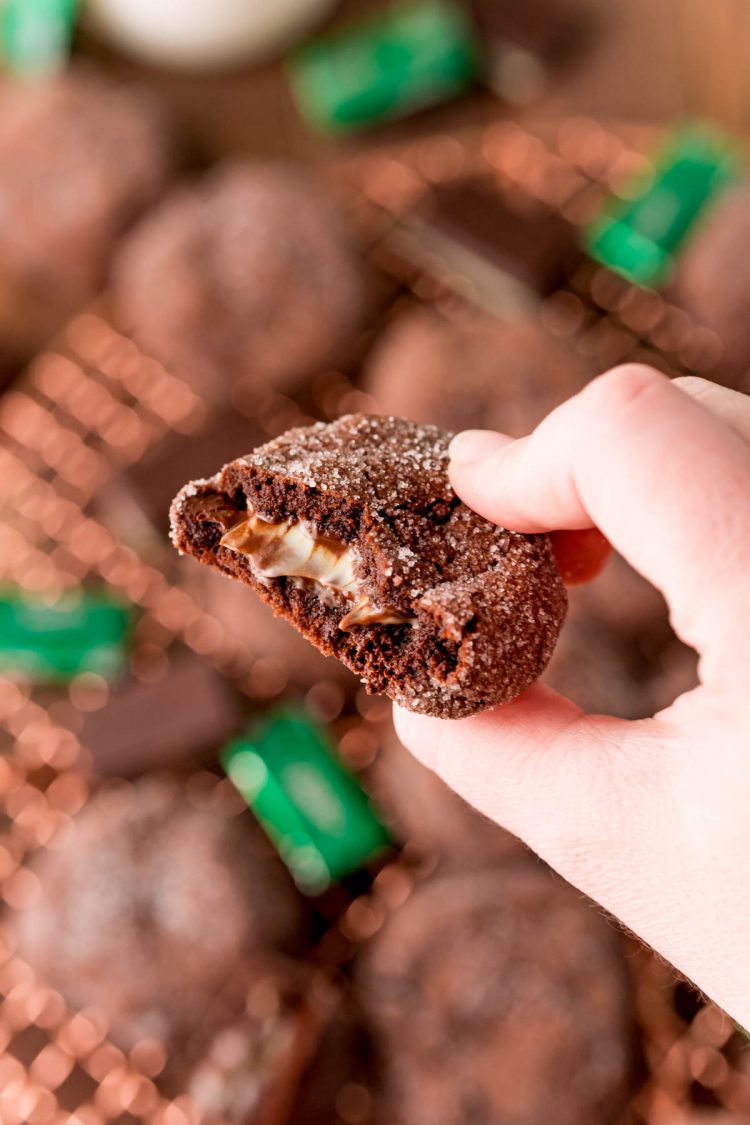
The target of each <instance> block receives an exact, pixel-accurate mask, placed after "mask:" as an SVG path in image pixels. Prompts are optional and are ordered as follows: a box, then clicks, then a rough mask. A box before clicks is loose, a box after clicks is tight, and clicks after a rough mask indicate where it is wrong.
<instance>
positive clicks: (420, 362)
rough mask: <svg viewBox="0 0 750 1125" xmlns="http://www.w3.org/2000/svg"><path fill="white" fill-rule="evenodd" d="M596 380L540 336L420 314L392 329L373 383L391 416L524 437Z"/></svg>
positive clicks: (370, 378)
mask: <svg viewBox="0 0 750 1125" xmlns="http://www.w3.org/2000/svg"><path fill="white" fill-rule="evenodd" d="M591 374H592V373H591V372H589V371H588V370H587V369H586V368H585V367H584V366H582V365H581V364H580V362H579V361H578V360H577V359H576V358H575V357H574V356H573V355H572V354H570V353H569V352H567V351H566V350H565V349H564V347H563V346H562V345H560V344H558V343H556V342H555V341H554V340H553V339H552V338H550V337H547V336H545V335H544V334H543V333H542V331H541V330H540V329H539V330H536V329H534V328H532V327H530V326H529V325H526V324H503V323H501V322H500V321H497V320H494V319H492V318H491V317H489V316H483V315H480V314H476V315H467V316H463V317H461V318H459V319H455V320H446V319H444V318H443V317H441V316H438V315H437V314H436V313H433V312H428V311H426V310H419V311H416V312H413V313H410V314H409V315H407V316H404V317H403V318H401V319H400V320H396V321H395V322H394V323H393V324H392V326H391V327H390V329H389V330H388V331H387V332H386V333H385V335H384V336H383V337H382V339H381V340H380V342H379V343H378V344H377V346H376V347H375V350H374V352H373V354H372V356H371V358H370V361H369V364H368V367H367V371H366V376H365V379H366V389H367V390H368V392H369V393H370V394H371V395H372V396H373V398H374V399H375V401H376V402H377V404H378V407H379V408H380V409H381V410H382V411H383V412H384V413H386V414H396V415H402V416H403V417H405V418H413V419H414V420H415V421H417V422H430V423H432V424H434V425H438V426H442V427H444V428H445V429H449V430H465V429H494V430H501V431H502V432H504V433H508V434H512V435H513V436H514V437H520V436H522V435H524V434H527V433H529V432H530V431H531V430H532V429H533V428H534V426H536V425H537V423H538V422H540V421H541V420H542V418H543V417H544V416H545V415H546V414H548V413H549V411H550V410H552V409H553V407H555V406H557V405H558V404H559V403H561V402H563V401H564V400H565V399H567V398H569V397H570V396H571V395H572V394H575V392H576V391H578V390H580V389H581V387H582V386H583V385H584V384H585V383H586V382H587V381H588V379H589V377H590V375H591Z"/></svg>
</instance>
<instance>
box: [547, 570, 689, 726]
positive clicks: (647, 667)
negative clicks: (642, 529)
mask: <svg viewBox="0 0 750 1125" xmlns="http://www.w3.org/2000/svg"><path fill="white" fill-rule="evenodd" d="M696 665H697V658H696V655H695V653H694V652H693V651H692V650H691V649H689V648H688V647H687V646H686V645H684V644H682V643H681V642H680V641H679V640H678V639H677V637H676V636H675V633H674V631H673V629H672V627H671V625H670V622H669V614H668V610H667V605H666V602H665V601H664V598H663V597H662V595H661V594H660V593H659V591H658V590H656V589H655V588H654V587H653V586H652V585H651V584H650V583H649V582H647V581H646V579H645V578H642V577H641V575H640V574H638V573H637V572H636V571H635V570H633V568H632V567H631V566H629V565H628V563H627V562H626V561H625V560H624V559H623V558H622V557H621V556H620V555H617V554H614V555H613V556H612V558H611V559H610V560H609V562H608V563H607V565H606V567H605V568H604V570H603V571H602V573H601V574H600V575H599V576H598V577H597V578H596V579H594V581H593V582H590V583H588V584H587V585H585V586H578V587H574V588H573V589H571V590H569V591H568V616H567V619H566V622H565V627H564V628H563V630H562V633H561V635H560V640H559V642H558V645H557V647H556V649H555V652H554V654H553V656H552V659H551V660H550V663H549V666H548V668H547V669H546V672H545V674H544V681H545V683H547V684H549V685H550V687H553V688H554V689H555V690H556V691H559V692H561V693H562V694H563V695H565V696H567V697H568V698H569V699H572V700H573V702H574V703H577V704H578V705H579V707H582V708H583V710H584V711H587V712H591V713H594V714H605V715H615V716H617V717H619V718H623V719H642V718H646V717H647V716H650V715H653V714H654V713H655V712H656V711H660V710H662V709H663V708H664V707H666V706H668V705H669V704H670V703H672V702H673V700H674V699H675V698H676V697H677V696H678V695H680V694H682V693H683V692H685V691H689V690H691V689H692V688H693V687H695V686H696V684H697V682H698V681H697V668H696Z"/></svg>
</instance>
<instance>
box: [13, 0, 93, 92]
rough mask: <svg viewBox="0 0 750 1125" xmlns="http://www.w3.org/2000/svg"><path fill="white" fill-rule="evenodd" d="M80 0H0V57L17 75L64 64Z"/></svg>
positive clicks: (50, 70) (46, 71)
mask: <svg viewBox="0 0 750 1125" xmlns="http://www.w3.org/2000/svg"><path fill="white" fill-rule="evenodd" d="M77 14H78V0H0V57H1V58H2V63H3V65H4V67H5V68H6V69H8V70H10V71H11V72H12V73H14V74H19V75H29V76H32V77H34V76H37V75H44V74H50V73H54V72H55V71H57V70H60V69H62V67H64V66H65V64H66V62H67V60H68V56H69V54H70V45H71V42H72V39H73V31H74V28H75V21H76V16H77Z"/></svg>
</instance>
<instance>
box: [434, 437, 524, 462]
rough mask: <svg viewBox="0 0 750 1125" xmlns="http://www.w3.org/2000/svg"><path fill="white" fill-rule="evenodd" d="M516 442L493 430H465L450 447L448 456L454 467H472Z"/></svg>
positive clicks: (455, 438)
mask: <svg viewBox="0 0 750 1125" xmlns="http://www.w3.org/2000/svg"><path fill="white" fill-rule="evenodd" d="M512 441H515V438H512V437H508V435H507V434H496V433H495V432H494V431H493V430H464V431H463V433H461V434H456V436H455V437H454V438H453V440H452V441H451V443H450V445H449V446H448V456H449V457H450V459H451V461H452V462H453V464H454V465H471V464H473V463H474V462H475V461H483V460H484V458H485V457H489V456H490V454H491V453H495V452H497V450H498V449H502V447H503V446H504V445H508V444H509V443H510V442H512Z"/></svg>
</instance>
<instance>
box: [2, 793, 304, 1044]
mask: <svg viewBox="0 0 750 1125" xmlns="http://www.w3.org/2000/svg"><path fill="white" fill-rule="evenodd" d="M209 804H210V807H209V808H198V807H195V806H194V805H193V804H192V803H191V802H190V801H189V800H188V799H187V797H186V796H185V795H184V793H183V791H182V790H181V788H180V787H178V786H177V785H176V784H175V783H172V782H170V781H168V780H166V779H164V780H162V779H158V780H157V779H156V778H153V777H152V778H149V779H146V780H142V781H140V782H138V783H136V784H134V785H127V784H124V783H120V784H118V785H110V786H108V787H105V788H104V789H102V791H101V792H100V793H99V795H98V796H97V797H95V798H94V799H93V800H92V801H91V802H90V803H89V804H88V805H87V806H86V807H85V808H84V810H83V811H82V812H81V813H80V815H79V816H78V817H76V819H75V821H74V827H73V832H72V835H71V838H70V840H69V842H68V843H67V845H66V846H65V847H64V848H62V849H60V850H58V851H54V852H52V851H47V852H44V853H43V854H41V855H40V857H39V859H38V862H37V864H36V874H37V876H38V878H39V879H40V881H41V885H42V894H41V896H40V898H39V900H38V902H37V903H36V904H35V905H34V906H33V907H31V909H30V910H28V911H27V912H26V913H24V914H22V915H21V916H20V918H19V921H18V934H17V936H18V951H19V954H20V955H21V956H22V957H23V958H24V959H25V960H27V961H28V962H29V964H30V965H31V966H32V968H33V969H34V970H35V972H36V973H37V976H38V977H39V979H40V981H41V982H42V983H44V984H46V985H48V986H50V987H52V988H56V989H58V990H59V991H60V992H61V993H62V994H63V996H64V997H65V998H66V1000H67V1001H68V1002H69V1003H70V1004H71V1005H72V1006H73V1007H76V1008H80V1007H86V1006H88V1005H92V1006H94V1007H96V1008H98V1009H100V1010H103V1011H104V1012H105V1013H106V1014H107V1015H108V1017H109V1020H110V1024H111V1034H112V1037H113V1039H114V1040H115V1041H116V1042H118V1043H119V1044H121V1045H122V1046H123V1047H124V1048H125V1049H130V1048H132V1047H133V1046H134V1045H135V1044H136V1043H138V1042H140V1041H142V1040H157V1041H158V1042H160V1043H161V1044H162V1045H163V1046H164V1047H165V1048H166V1049H167V1050H168V1051H169V1050H175V1049H177V1050H178V1051H179V1050H181V1049H183V1048H184V1047H185V1044H186V1043H187V1041H188V1040H190V1039H191V1037H192V1038H193V1039H194V1038H195V1036H196V1034H199V1033H200V1031H201V1028H202V1027H203V1025H204V1021H205V1019H206V1016H207V1013H208V1012H209V1010H210V1009H211V1008H212V1007H213V1005H215V1003H216V1001H217V997H218V996H219V995H220V994H221V993H222V991H226V989H227V988H229V989H230V991H231V986H232V982H233V980H238V979H239V973H240V970H241V969H242V966H243V964H245V963H246V962H247V960H248V958H249V957H250V956H251V955H253V954H257V953H258V952H259V951H261V952H262V951H270V950H273V949H275V948H278V947H292V948H293V947H295V946H297V945H299V943H300V941H303V940H304V935H305V926H306V914H305V911H304V906H303V904H302V903H301V900H300V899H299V898H298V896H297V893H296V891H295V890H294V888H293V887H292V885H291V883H290V882H289V880H288V877H287V875H286V872H285V871H284V870H283V868H282V867H281V865H280V862H279V861H278V860H277V859H276V857H275V856H274V855H273V854H272V853H271V851H270V846H269V845H267V843H266V841H265V839H264V838H262V837H261V836H260V834H259V831H254V829H253V826H252V824H249V823H248V822H246V821H244V820H242V821H239V820H237V819H236V817H235V815H234V813H235V806H234V805H231V806H230V805H229V804H228V803H227V805H226V806H224V805H223V804H222V803H221V801H216V800H213V801H211V802H210V803H209ZM238 987H239V986H238ZM239 1003H240V1004H241V1003H242V999H241V996H240V999H239ZM209 1022H210V1021H209Z"/></svg>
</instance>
